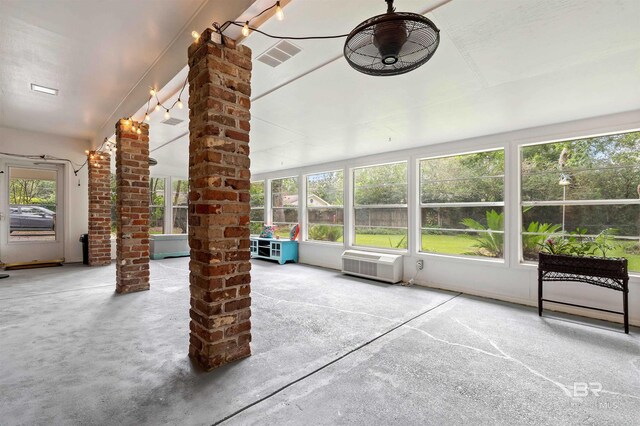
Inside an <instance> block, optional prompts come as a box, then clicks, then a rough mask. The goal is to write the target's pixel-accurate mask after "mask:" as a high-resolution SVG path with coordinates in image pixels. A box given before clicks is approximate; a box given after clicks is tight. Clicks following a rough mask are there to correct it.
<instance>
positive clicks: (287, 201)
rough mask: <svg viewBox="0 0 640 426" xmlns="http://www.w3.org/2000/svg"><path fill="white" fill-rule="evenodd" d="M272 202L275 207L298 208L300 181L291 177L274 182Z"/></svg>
mask: <svg viewBox="0 0 640 426" xmlns="http://www.w3.org/2000/svg"><path fill="white" fill-rule="evenodd" d="M271 202H272V206H273V207H297V206H298V179H297V178H294V177H291V178H284V179H274V180H272V181H271ZM296 220H297V219H296ZM274 221H275V219H274Z"/></svg>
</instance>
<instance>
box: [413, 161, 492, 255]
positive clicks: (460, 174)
mask: <svg viewBox="0 0 640 426" xmlns="http://www.w3.org/2000/svg"><path fill="white" fill-rule="evenodd" d="M420 218H421V251H423V252H429V253H441V254H450V255H470V256H482V257H494V258H503V257H504V150H497V151H487V152H478V153H473V154H462V155H452V156H448V157H438V158H429V159H425V160H421V161H420Z"/></svg>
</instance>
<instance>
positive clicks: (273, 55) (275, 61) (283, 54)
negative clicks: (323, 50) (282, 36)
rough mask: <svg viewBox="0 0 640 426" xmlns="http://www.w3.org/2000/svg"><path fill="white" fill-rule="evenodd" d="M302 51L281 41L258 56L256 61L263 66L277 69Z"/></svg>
mask: <svg viewBox="0 0 640 426" xmlns="http://www.w3.org/2000/svg"><path fill="white" fill-rule="evenodd" d="M301 51H302V49H300V48H299V47H298V46H295V45H293V44H292V43H290V42H288V41H286V40H282V41H280V42H278V43H276V45H275V46H273V47H271V48H270V49H269V50H267V51H266V52H264V53H263V54H262V55H260V56H258V60H259V61H260V62H262V63H263V64H267V65H269V66H270V67H273V68H275V67H277V66H278V65H280V64H281V63H283V62H286V61H287V60H289V59H290V58H292V57H294V56H295V55H297V54H298V53H300V52H301Z"/></svg>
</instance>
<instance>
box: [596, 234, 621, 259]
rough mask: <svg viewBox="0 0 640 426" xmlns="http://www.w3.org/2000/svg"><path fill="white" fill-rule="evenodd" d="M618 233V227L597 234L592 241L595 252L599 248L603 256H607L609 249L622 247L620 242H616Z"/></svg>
mask: <svg viewBox="0 0 640 426" xmlns="http://www.w3.org/2000/svg"><path fill="white" fill-rule="evenodd" d="M617 233H618V230H617V229H614V228H607V229H605V230H603V231H602V232H600V233H599V234H598V235H596V237H595V238H594V239H593V241H592V243H591V244H592V245H593V252H595V251H596V250H599V251H600V253H601V254H602V257H607V253H608V252H609V251H613V250H616V249H617V248H618V247H620V244H618V243H616V242H615V240H614V235H616V234H617Z"/></svg>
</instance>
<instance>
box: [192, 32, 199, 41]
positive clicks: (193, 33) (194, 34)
mask: <svg viewBox="0 0 640 426" xmlns="http://www.w3.org/2000/svg"><path fill="white" fill-rule="evenodd" d="M191 37H193V38H194V39H196V40H197V39H199V38H200V33H199V32H197V31H195V30H194V31H191Z"/></svg>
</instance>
